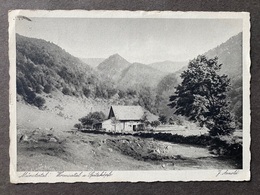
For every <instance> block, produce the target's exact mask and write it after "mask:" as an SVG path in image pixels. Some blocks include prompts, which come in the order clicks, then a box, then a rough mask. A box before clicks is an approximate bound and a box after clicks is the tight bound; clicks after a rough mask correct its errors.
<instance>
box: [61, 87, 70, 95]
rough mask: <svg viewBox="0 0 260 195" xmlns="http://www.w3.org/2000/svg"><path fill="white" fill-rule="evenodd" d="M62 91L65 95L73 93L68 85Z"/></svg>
mask: <svg viewBox="0 0 260 195" xmlns="http://www.w3.org/2000/svg"><path fill="white" fill-rule="evenodd" d="M62 93H63V94H64V95H71V92H70V89H69V88H68V87H64V88H63V89H62Z"/></svg>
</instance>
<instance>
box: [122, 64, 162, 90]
mask: <svg viewBox="0 0 260 195" xmlns="http://www.w3.org/2000/svg"><path fill="white" fill-rule="evenodd" d="M164 75H166V73H164V72H161V71H159V70H156V69H154V68H151V67H149V66H148V65H144V64H140V63H134V64H132V65H131V66H129V67H128V68H127V69H125V70H124V71H123V73H122V76H121V79H120V80H119V81H118V86H120V87H121V88H132V89H139V88H141V86H147V87H151V88H154V87H155V86H156V85H157V83H158V82H159V81H160V80H161V79H162V78H163V76H164Z"/></svg>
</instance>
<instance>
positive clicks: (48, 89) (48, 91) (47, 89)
mask: <svg viewBox="0 0 260 195" xmlns="http://www.w3.org/2000/svg"><path fill="white" fill-rule="evenodd" d="M43 91H44V92H45V93H51V91H52V86H51V85H45V86H44V89H43Z"/></svg>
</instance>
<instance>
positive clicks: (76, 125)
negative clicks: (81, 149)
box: [74, 123, 83, 130]
mask: <svg viewBox="0 0 260 195" xmlns="http://www.w3.org/2000/svg"><path fill="white" fill-rule="evenodd" d="M74 127H75V128H77V129H78V130H80V129H82V128H83V126H82V124H81V123H77V124H75V125H74Z"/></svg>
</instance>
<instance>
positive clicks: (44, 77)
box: [16, 34, 116, 103]
mask: <svg viewBox="0 0 260 195" xmlns="http://www.w3.org/2000/svg"><path fill="white" fill-rule="evenodd" d="M16 40H17V41H16V51H17V56H16V62H17V93H18V94H19V95H22V96H23V98H24V100H25V101H27V102H28V103H33V101H34V98H35V96H36V94H41V93H42V92H45V93H51V92H52V91H57V90H58V91H62V93H63V94H65V95H73V96H77V97H80V96H81V97H82V96H86V97H91V98H109V97H111V96H113V95H114V94H115V93H116V91H115V89H114V84H113V83H112V82H111V81H109V80H106V79H104V78H102V79H100V76H99V75H98V73H97V72H96V71H94V70H93V69H92V68H91V67H90V66H88V65H87V64H85V63H83V62H82V61H80V60H79V59H78V58H76V57H74V56H72V55H70V54H69V53H67V52H66V51H65V50H63V49H62V48H60V47H59V46H57V45H55V44H53V43H50V42H47V41H44V40H40V39H34V38H27V37H24V36H21V35H18V34H17V35H16Z"/></svg>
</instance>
